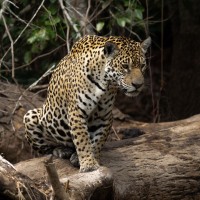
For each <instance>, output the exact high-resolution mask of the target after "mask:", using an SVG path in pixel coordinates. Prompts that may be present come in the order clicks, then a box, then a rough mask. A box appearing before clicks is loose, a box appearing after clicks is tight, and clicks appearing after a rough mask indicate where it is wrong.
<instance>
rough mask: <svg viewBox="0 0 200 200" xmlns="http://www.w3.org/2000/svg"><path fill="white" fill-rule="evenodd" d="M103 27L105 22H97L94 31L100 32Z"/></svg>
mask: <svg viewBox="0 0 200 200" xmlns="http://www.w3.org/2000/svg"><path fill="white" fill-rule="evenodd" d="M104 25H105V22H98V23H97V24H96V30H97V31H98V32H99V31H101V30H102V29H103V27H104Z"/></svg>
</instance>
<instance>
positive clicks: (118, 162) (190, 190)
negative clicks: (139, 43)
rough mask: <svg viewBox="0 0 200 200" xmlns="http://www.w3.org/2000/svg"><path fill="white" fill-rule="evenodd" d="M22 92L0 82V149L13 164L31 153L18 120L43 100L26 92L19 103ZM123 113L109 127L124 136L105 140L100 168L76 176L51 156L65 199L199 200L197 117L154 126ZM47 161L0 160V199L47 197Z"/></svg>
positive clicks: (64, 162)
mask: <svg viewBox="0 0 200 200" xmlns="http://www.w3.org/2000/svg"><path fill="white" fill-rule="evenodd" d="M22 93H23V90H22V89H21V88H18V87H16V86H14V85H8V84H3V83H1V84H0V153H3V155H5V156H6V158H7V159H9V160H12V161H14V162H16V161H17V160H21V159H26V158H30V156H31V155H30V148H29V146H27V145H26V143H25V142H24V139H23V136H24V129H23V124H22V118H23V115H24V113H25V112H26V111H27V110H28V109H30V108H33V107H34V106H36V107H37V106H39V105H41V103H42V102H43V100H39V98H38V96H37V95H34V96H33V94H31V93H29V92H27V93H25V94H24V93H23V98H22V99H21V100H20V101H19V102H18V99H19V98H20V96H21V94H22ZM33 99H34V100H33ZM27 100H28V101H29V104H28V101H27ZM30 102H34V104H35V105H33V106H31V103H30ZM118 114H119V113H118ZM115 116H116V113H115ZM124 117H125V118H126V116H122V115H121V114H119V116H118V118H120V119H123V120H124V121H123V122H121V121H114V130H115V132H116V133H117V135H118V136H119V137H120V138H128V139H123V140H119V141H113V142H108V143H107V144H106V146H105V148H104V150H103V152H102V160H101V162H102V165H103V166H105V167H102V168H100V169H99V170H97V171H94V172H90V173H83V174H80V173H78V169H76V168H74V167H72V166H71V165H70V163H69V161H67V160H62V159H55V160H54V162H55V166H56V169H57V171H58V175H59V178H60V180H61V182H62V183H63V184H62V187H64V189H65V191H67V193H68V194H69V196H70V198H71V199H76V200H77V199H94V200H98V199H120V200H121V199H122V200H129V199H130V200H132V199H134V200H137V199H145V200H146V199H153V200H154V199H169V200H171V199H200V159H199V158H200V115H196V116H194V117H191V118H189V119H186V120H182V121H177V122H169V123H159V124H148V123H139V122H134V121H131V120H128V119H125V118H124ZM47 159H48V157H41V158H35V159H32V160H26V161H23V162H20V163H18V164H16V165H15V167H14V168H13V167H12V166H11V167H10V164H9V163H7V162H5V160H4V161H2V159H1V160H0V199H8V197H9V198H10V199H16V198H18V196H17V195H19V197H20V195H23V196H24V197H25V198H26V199H28V196H29V194H30V192H27V191H31V194H33V196H31V198H32V199H38V200H40V199H42V198H43V195H44V193H45V194H46V195H47V199H50V197H52V196H53V192H52V189H51V187H50V182H49V181H48V175H47V172H46V168H45V165H44V161H46V160H47ZM23 174H24V175H26V176H24V175H23ZM28 177H29V178H28ZM30 179H31V180H30ZM20 186H21V187H20ZM24 186H26V187H24ZM29 186H30V187H29ZM27 188H28V190H27ZM29 189H30V190H29ZM5 191H6V193H5ZM9 191H10V192H9ZM2 194H4V197H2ZM12 194H14V195H12ZM21 197H22V196H21Z"/></svg>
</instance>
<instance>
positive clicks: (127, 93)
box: [123, 89, 140, 97]
mask: <svg viewBox="0 0 200 200" xmlns="http://www.w3.org/2000/svg"><path fill="white" fill-rule="evenodd" d="M123 92H124V94H125V95H126V96H128V97H135V96H137V95H138V94H139V93H140V91H138V90H133V91H128V90H127V89H123Z"/></svg>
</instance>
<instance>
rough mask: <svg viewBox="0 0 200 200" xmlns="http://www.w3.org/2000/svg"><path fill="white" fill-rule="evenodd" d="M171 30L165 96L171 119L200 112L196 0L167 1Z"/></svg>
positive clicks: (199, 18) (199, 30)
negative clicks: (168, 76) (169, 68)
mask: <svg viewBox="0 0 200 200" xmlns="http://www.w3.org/2000/svg"><path fill="white" fill-rule="evenodd" d="M168 5H169V12H170V16H172V18H171V23H172V32H173V55H172V63H171V75H170V80H169V87H168V93H169V100H170V106H171V111H172V114H173V116H174V119H183V118H186V117H189V116H192V115H194V114H198V113H200V95H199V91H200V83H199V77H200V56H199V55H200V48H199V46H200V39H199V35H200V26H199V24H200V12H199V7H200V1H199V0H191V1H176V0H170V1H168Z"/></svg>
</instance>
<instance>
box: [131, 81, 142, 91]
mask: <svg viewBox="0 0 200 200" xmlns="http://www.w3.org/2000/svg"><path fill="white" fill-rule="evenodd" d="M142 85H143V83H142V84H138V83H132V86H134V87H135V89H136V90H137V89H139V88H140V87H142Z"/></svg>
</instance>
